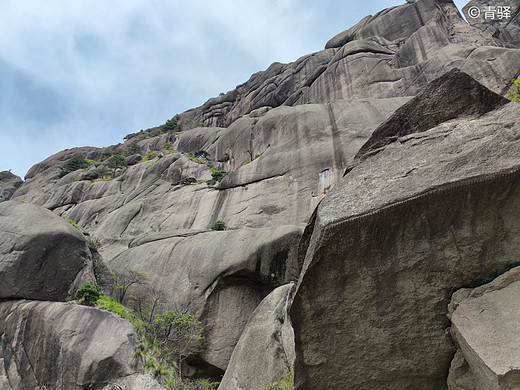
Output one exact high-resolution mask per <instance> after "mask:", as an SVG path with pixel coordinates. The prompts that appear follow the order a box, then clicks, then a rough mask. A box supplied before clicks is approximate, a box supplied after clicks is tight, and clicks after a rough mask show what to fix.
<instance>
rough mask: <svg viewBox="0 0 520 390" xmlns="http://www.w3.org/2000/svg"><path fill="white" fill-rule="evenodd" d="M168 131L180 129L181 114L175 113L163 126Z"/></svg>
mask: <svg viewBox="0 0 520 390" xmlns="http://www.w3.org/2000/svg"><path fill="white" fill-rule="evenodd" d="M162 127H163V129H164V130H165V131H166V132H174V133H175V132H177V131H179V130H180V125H179V115H175V116H174V117H173V118H171V119H168V120H167V121H166V122H165V123H164V125H163V126H162Z"/></svg>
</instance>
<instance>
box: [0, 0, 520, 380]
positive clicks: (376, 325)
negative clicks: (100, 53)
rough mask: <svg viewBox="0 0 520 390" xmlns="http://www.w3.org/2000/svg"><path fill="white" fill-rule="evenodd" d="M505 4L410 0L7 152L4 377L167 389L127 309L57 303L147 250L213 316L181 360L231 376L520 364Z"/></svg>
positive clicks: (511, 23) (512, 56) (184, 306)
mask: <svg viewBox="0 0 520 390" xmlns="http://www.w3.org/2000/svg"><path fill="white" fill-rule="evenodd" d="M506 3H507V4H509V3H508V2H504V4H506ZM510 3H511V4H510V5H509V7H510V8H511V15H510V18H508V22H507V23H505V21H504V22H501V23H499V22H496V23H495V22H490V21H486V20H482V19H478V20H477V19H476V18H473V19H471V21H470V24H468V23H466V22H465V21H464V20H463V19H462V17H461V15H460V14H459V12H458V10H457V8H456V7H455V6H454V4H453V3H452V1H451V0H417V1H412V0H408V1H407V2H406V3H405V4H403V5H400V6H397V7H393V8H390V9H386V10H383V11H381V12H380V13H378V14H376V15H374V16H367V17H366V18H364V19H363V20H362V21H360V22H359V23H358V24H357V25H355V26H353V27H351V28H350V29H348V30H346V31H344V32H342V33H340V34H338V35H337V36H335V37H333V38H332V39H331V40H330V41H329V42H327V43H326V45H325V48H324V50H322V51H320V52H317V53H313V54H310V55H307V56H304V57H302V58H300V59H298V60H297V61H295V62H293V63H290V64H280V63H275V64H273V65H271V66H270V67H269V68H268V69H267V70H266V71H264V72H259V73H257V74H255V75H253V76H251V78H250V79H249V80H248V81H247V82H245V83H244V84H242V85H239V86H237V88H236V89H235V90H233V91H230V92H228V93H227V94H225V95H223V96H220V97H218V98H214V99H210V100H208V101H207V102H206V103H205V104H204V105H202V106H201V107H198V108H194V109H192V110H189V111H187V112H184V113H182V114H180V115H179V116H178V117H176V119H175V121H176V123H177V125H178V127H176V128H175V129H174V130H171V129H170V130H168V129H166V128H165V127H158V128H154V129H150V130H148V131H145V132H142V133H136V134H132V135H129V136H128V137H126V141H125V142H124V143H122V144H119V145H114V146H109V147H106V148H94V147H81V148H74V149H70V150H65V151H62V152H59V153H57V154H55V155H53V156H51V157H49V158H47V159H46V160H44V161H42V162H40V163H38V164H36V165H35V166H33V167H32V168H31V169H30V170H29V172H28V173H27V175H26V177H25V180H24V181H22V180H21V179H20V178H17V177H15V176H14V175H12V174H10V173H9V172H2V173H1V175H0V202H1V203H0V281H1V283H0V299H1V301H0V389H1V390H4V388H5V389H10V388H11V387H12V388H13V389H16V390H18V389H30V390H33V389H34V388H35V387H37V386H40V387H41V388H44V386H45V387H47V388H52V389H67V390H68V389H87V388H96V389H98V388H99V389H101V388H103V389H107V390H108V389H139V388H143V389H156V388H157V389H158V388H162V386H163V385H164V383H163V384H160V383H158V382H157V381H156V380H155V379H154V378H152V377H150V376H148V375H145V374H144V370H143V369H142V367H139V364H137V363H136V361H135V354H134V351H135V349H136V348H138V344H139V341H138V339H139V335H138V332H136V330H135V329H134V328H133V327H132V325H131V324H130V323H129V322H127V321H126V320H124V319H121V318H119V317H117V316H116V315H114V314H112V313H109V312H107V311H104V310H100V309H96V308H90V307H84V306H79V305H73V304H67V303H65V302H66V301H67V300H70V299H72V298H73V297H74V293H75V291H76V290H77V289H78V288H79V287H80V286H81V285H83V284H85V283H87V282H93V281H95V280H96V279H97V281H98V283H100V284H101V285H104V286H105V287H107V286H108V287H109V285H110V282H107V280H109V278H110V273H111V272H116V273H120V274H128V273H131V272H133V271H138V272H141V273H143V274H146V276H147V282H148V283H149V285H151V286H153V287H154V292H155V293H157V294H159V295H158V296H160V297H161V300H162V302H163V306H164V308H165V309H167V310H176V311H180V312H183V313H190V314H192V315H194V316H195V317H196V318H198V319H200V321H202V324H203V325H204V336H205V338H204V340H203V343H202V346H201V348H200V349H199V350H198V351H196V352H195V353H193V354H192V355H191V356H190V357H189V358H188V359H187V360H186V362H185V363H186V364H185V365H184V366H182V364H181V370H182V371H183V373H184V374H185V375H188V376H191V377H206V378H213V379H218V380H219V381H220V380H221V384H220V387H219V388H220V389H221V390H228V389H230V390H246V389H247V390H259V389H261V388H262V387H265V386H267V385H269V383H272V382H274V381H276V380H279V379H281V378H282V377H284V376H290V375H289V373H291V372H294V380H295V387H296V388H297V389H320V390H321V389H448V388H449V389H495V388H496V389H502V388H504V389H506V388H507V389H510V388H515V387H514V386H520V382H519V378H520V377H519V375H518V370H517V369H515V368H514V367H518V365H517V363H518V361H519V359H520V355H519V354H518V352H515V349H514V348H511V347H510V346H509V344H510V342H509V341H510V340H515V339H516V338H515V335H517V333H518V332H517V331H516V329H515V327H514V325H513V324H514V323H515V321H516V320H517V318H518V313H517V311H516V310H513V309H514V305H517V303H518V302H519V301H518V299H519V298H518V294H517V293H516V290H515V288H516V286H517V285H518V280H519V279H518V271H517V270H516V271H515V269H514V267H516V266H518V265H520V260H519V257H518V251H519V248H520V231H519V230H520V215H519V212H518V210H520V207H519V206H520V204H519V202H520V194H519V193H518V191H519V189H518V184H519V177H520V175H519V172H520V171H519V169H520V109H519V108H520V106H519V105H518V103H516V102H511V101H509V100H508V99H505V98H504V97H503V96H504V95H505V94H506V92H507V91H508V89H509V88H510V86H511V80H512V79H513V78H516V77H518V76H519V75H520V46H519V40H518V31H519V23H520V22H519V19H518V18H519V16H518V14H519V8H520V5H518V4H515V3H513V2H510ZM507 4H506V5H507ZM471 7H479V8H482V7H484V5H483V4H482V3H481V2H479V1H478V0H472V1H471V2H470V3H468V5H467V6H466V7H465V8H464V12H466V13H467V12H468V10H469V9H470V8H471ZM469 19H470V18H468V20H469ZM77 155H81V156H82V158H84V159H83V160H82V161H85V162H86V164H85V165H77V166H74V165H73V164H72V163H71V161H73V160H74V158H75V156H77ZM65 220H69V221H72V222H74V224H75V225H76V227H77V228H75V227H74V226H73V225H72V224H71V223H69V222H67V221H65ZM217 221H224V222H225V224H226V225H227V227H229V228H230V229H229V228H228V229H227V230H224V231H218V230H213V229H211V227H212V226H213V225H214V224H215V223H216V222H217ZM502 274H504V275H502ZM501 275H502V276H501ZM495 278H497V279H496V280H494V279H495ZM107 283H108V285H107ZM481 285H484V286H482V287H479V286H481ZM452 296H453V298H452ZM502 296H504V297H506V298H501V297H502ZM504 300H507V302H511V303H510V304H509V305H504V304H503V302H504ZM490 302H491V303H490ZM495 302H499V303H495ZM490 306H492V307H493V310H494V311H493V312H492V313H493V314H492V315H491V316H488V317H485V318H484V317H482V316H480V315H479V311H480V310H481V308H483V307H484V308H486V307H490ZM517 306H518V305H517ZM468 318H469V319H468ZM494 318H500V321H496V320H495V321H493V319H494ZM491 328H493V329H494V330H493V335H494V337H495V338H494V339H492V340H493V343H494V344H490V343H488V344H486V343H482V340H481V339H487V338H488V333H489V332H491V331H490V329H491ZM515 332H516V333H515ZM489 337H491V335H490V336H489ZM101 346H104V348H101ZM158 381H160V376H158ZM2 386H3V387H2Z"/></svg>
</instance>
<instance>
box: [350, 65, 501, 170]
mask: <svg viewBox="0 0 520 390" xmlns="http://www.w3.org/2000/svg"><path fill="white" fill-rule="evenodd" d="M506 103H509V100H508V99H506V98H504V97H503V96H500V95H497V94H496V93H494V92H492V91H490V90H489V89H487V88H486V87H484V86H483V85H482V84H480V83H478V82H477V81H476V80H475V79H473V78H472V77H471V76H469V75H467V74H466V73H464V72H461V71H460V70H458V69H453V70H451V71H450V72H448V73H446V74H444V75H443V76H441V77H439V78H438V79H437V80H434V81H432V82H431V83H430V84H428V86H427V87H425V88H424V90H423V91H422V92H421V93H420V94H418V95H417V96H416V97H414V98H413V99H412V100H410V101H409V102H408V103H406V104H404V105H403V106H402V107H400V108H399V109H398V110H397V111H396V112H394V113H393V114H392V116H391V117H390V118H388V120H387V121H385V122H384V123H382V124H381V125H379V127H378V128H377V129H375V130H374V132H373V133H372V136H371V137H370V138H369V140H368V141H367V142H366V143H365V144H364V145H363V146H362V147H361V148H360V149H359V152H358V153H357V155H356V158H355V160H356V163H359V161H363V160H364V159H366V158H367V157H368V156H370V155H372V154H374V153H377V152H378V151H379V150H381V149H382V148H384V147H385V146H386V145H388V144H390V143H392V142H395V141H397V140H398V139H399V138H400V137H404V136H406V135H409V134H412V133H420V132H423V131H426V130H428V129H431V128H432V127H435V126H437V125H439V124H441V123H443V122H446V121H448V120H451V119H455V118H460V117H472V116H473V117H475V116H479V115H483V114H485V113H487V112H489V111H492V110H494V109H495V108H497V107H499V106H502V105H504V104H506Z"/></svg>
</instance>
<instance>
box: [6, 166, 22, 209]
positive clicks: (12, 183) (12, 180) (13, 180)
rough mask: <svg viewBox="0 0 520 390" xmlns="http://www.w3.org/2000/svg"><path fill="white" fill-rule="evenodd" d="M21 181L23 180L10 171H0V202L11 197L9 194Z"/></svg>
mask: <svg viewBox="0 0 520 390" xmlns="http://www.w3.org/2000/svg"><path fill="white" fill-rule="evenodd" d="M22 183H23V180H22V179H21V178H20V177H19V176H16V175H15V174H13V173H11V171H2V172H0V202H4V201H6V200H9V199H11V196H12V195H13V194H14V192H15V191H16V190H17V188H18V187H20V186H21V185H22Z"/></svg>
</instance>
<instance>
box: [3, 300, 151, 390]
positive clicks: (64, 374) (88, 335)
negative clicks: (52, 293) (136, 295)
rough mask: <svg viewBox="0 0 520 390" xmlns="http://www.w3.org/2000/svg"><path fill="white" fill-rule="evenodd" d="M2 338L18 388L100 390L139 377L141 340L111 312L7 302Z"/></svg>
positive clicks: (10, 374)
mask: <svg viewBox="0 0 520 390" xmlns="http://www.w3.org/2000/svg"><path fill="white" fill-rule="evenodd" d="M0 334H1V335H2V338H1V344H2V348H3V357H4V366H5V369H6V372H7V376H8V378H9V383H10V386H11V387H12V388H13V389H15V390H34V389H36V388H42V389H43V388H47V389H54V390H75V389H77V390H82V389H97V388H101V387H103V386H106V385H109V384H110V383H112V382H117V381H118V380H119V378H122V377H127V376H129V375H134V374H136V369H135V367H134V364H133V355H134V346H135V343H136V341H137V340H138V336H137V334H136V332H135V330H134V328H133V327H132V325H131V324H130V323H129V322H128V321H126V320H123V319H122V318H120V317H119V316H117V315H115V314H112V313H109V312H107V311H103V310H99V309H94V308H90V307H86V306H79V305H71V304H66V303H59V302H36V301H27V300H19V301H9V302H3V303H0ZM108 388H110V387H108ZM116 388H117V389H131V388H132V387H130V384H128V386H126V385H125V386H123V387H116ZM150 388H151V389H153V388H154V387H150ZM155 388H157V387H155Z"/></svg>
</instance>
